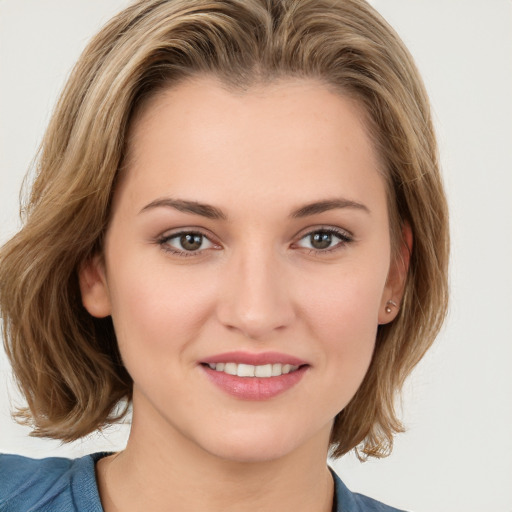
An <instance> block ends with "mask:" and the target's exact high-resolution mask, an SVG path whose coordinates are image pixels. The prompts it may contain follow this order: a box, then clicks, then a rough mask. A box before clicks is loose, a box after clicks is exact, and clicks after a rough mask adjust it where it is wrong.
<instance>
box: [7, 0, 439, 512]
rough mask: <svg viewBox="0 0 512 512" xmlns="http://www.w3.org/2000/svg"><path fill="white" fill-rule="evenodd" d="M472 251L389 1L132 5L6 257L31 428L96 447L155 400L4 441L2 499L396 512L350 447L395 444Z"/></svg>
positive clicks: (61, 429)
mask: <svg viewBox="0 0 512 512" xmlns="http://www.w3.org/2000/svg"><path fill="white" fill-rule="evenodd" d="M447 258H448V229H447V213H446V203H445V198H444V194H443V189H442V185H441V180H440V177H439V172H438V164H437V150H436V144H435V138H434V135H433V131H432V125H431V120H430V112H429V106H428V101H427V98H426V94H425V91H424V89H423V86H422V84H421V80H420V78H419V76H418V74H417V71H416V69H415V67H414V64H413V63H412V60H411V58H410V56H409V54H408V53H407V51H406V49H405V48H404V46H403V44H402V43H401V41H400V40H399V39H398V37H397V36H396V34H395V33H394V32H393V31H392V30H391V29H390V27H389V26H388V25H387V24H386V23H385V22H384V21H383V20H382V19H381V18H380V17H379V16H378V14H377V13H375V11H374V10H373V9H371V8H370V7H369V6H368V5H367V4H366V3H364V2H362V1H360V0H357V1H355V0H349V1H339V2H332V1H327V0H326V1H318V0H314V1H313V0H311V1H308V0H283V1H277V0H276V1H268V2H267V1H263V0H250V1H247V0H244V1H240V0H239V1H234V0H230V1H227V0H226V1H216V2H211V1H210V2H207V1H199V0H197V1H196V0H187V1H186V2H184V1H178V0H175V1H172V0H171V1H163V0H145V1H139V2H137V3H135V4H133V5H132V6H131V7H129V8H128V9H126V10H125V11H123V12H122V13H120V14H119V15H118V16H116V17H115V18H114V19H113V20H112V21H111V22H110V23H109V24H108V25H107V26H106V27H105V28H104V29H103V30H102V31H101V32H100V33H99V34H98V36H96V38H95V39H94V40H93V41H92V42H91V44H90V45H89V46H88V48H87V49H86V50H85V52H84V54H83V55H82V57H81V58H80V60H79V62H78V64H77V66H76V68H75V70H74V73H73V74H72V76H71V78H70V80H69V82H68V84H67V86H66V88H65V90H64V92H63V94H62V97H61V99H60V102H59V104H58V106H57V109H56V112H55V114H54V117H53V118H52V120H51V122H50V126H49V127H48V131H47V133H46V136H45V139H44V141H43V146H42V152H41V155H40V159H39V169H38V175H37V179H36V181H35V183H34V185H33V189H32V195H31V198H30V203H29V205H28V208H27V217H26V221H25V225H24V227H23V229H22V230H21V231H20V233H18V235H16V236H15V237H14V238H13V239H12V240H11V241H10V242H8V243H7V244H6V245H5V246H4V247H3V249H2V252H1V259H0V283H1V284H0V286H1V288H0V301H1V308H2V318H3V321H4V333H5V345H6V350H7V353H8V355H9V357H10V359H11V362H12V365H13V369H14V372H15V374H16V377H17V379H18V382H19V384H20V386H21V389H22V390H23V392H24V394H25V397H26V399H27V403H28V407H27V408H26V409H25V410H21V411H19V418H20V419H21V420H24V421H27V422H30V423H31V424H32V425H33V427H34V434H35V435H39V436H47V437H53V438H57V439H62V440H64V441H71V440H75V439H79V438H81V437H83V436H85V435H87V434H88V433H90V432H92V431H93V430H95V429H97V428H101V427H102V426H105V425H107V424H109V423H111V422H113V421H116V420H117V419H119V418H120V417H121V416H123V414H124V413H125V411H126V408H127V407H128V406H129V405H130V404H132V405H133V419H132V428H131V433H130V438H129V441H128V444H127V447H126V449H125V450H123V451H122V452H119V453H116V454H105V453H101V454H93V455H90V456H87V457H84V458H82V459H78V460H76V461H68V460H65V459H44V460H43V461H34V460H31V459H26V458H23V457H17V456H7V455H5V456H1V457H0V472H1V479H0V482H2V483H1V484H0V504H1V505H2V506H3V507H4V508H5V509H6V510H26V509H28V508H30V507H32V508H31V509H33V510H52V511H56V510H102V509H103V510H105V511H107V512H110V511H115V510H123V511H130V510H159V511H160V510H190V511H197V510H211V511H216V510H237V511H241V510H247V511H250V510H273V509H275V507H276V503H279V506H280V508H285V509H289V510H294V511H301V510H304V511H313V510H315V511H316V510H318V511H330V510H343V511H347V510H348V511H352V510H353V511H356V510H394V509H392V508H390V507H387V506H385V505H382V504H379V503H377V502H375V501H374V500H371V499H370V498H366V497H362V496H360V495H356V494H352V493H350V491H349V490H348V489H347V488H346V487H345V486H344V485H343V483H342V482H341V481H340V480H339V478H338V477H337V476H335V475H333V474H332V473H331V472H330V471H329V469H328V467H327V466H326V458H327V454H328V452H329V450H330V451H331V453H332V454H333V456H335V457H339V456H341V455H343V454H344V453H347V452H348V451H350V450H352V449H356V450H357V452H358V453H359V455H360V456H361V457H369V456H375V457H380V456H384V455H386V454H387V453H389V451H390V450H391V448H392V439H393V435H394V434H395V433H396V432H399V431H400V430H401V425H400V422H399V421H398V419H397V417H396V414H395V411H394V398H395V393H396V392H397V391H398V390H399V389H400V387H401V385H402V384H403V381H404V379H405V378H406V376H407V375H408V374H409V373H410V371H411V370H412V368H413V367H414V366H415V364H416V363H417V362H418V361H419V360H420V359H421V357H422V356H423V354H424V353H425V351H426V350H427V349H428V347H429V346H430V344H431V343H432V341H433V339H434V337H435V335H436V333H437V331H438V329H439V327H440V325H441V323H442V320H443V318H444V314H445V309H446V269H447ZM2 500H3V501H2ZM2 510H3V509H2Z"/></svg>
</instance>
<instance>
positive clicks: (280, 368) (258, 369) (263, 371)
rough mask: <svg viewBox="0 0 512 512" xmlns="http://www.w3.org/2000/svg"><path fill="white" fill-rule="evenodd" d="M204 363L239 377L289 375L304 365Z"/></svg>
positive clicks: (266, 377) (217, 370)
mask: <svg viewBox="0 0 512 512" xmlns="http://www.w3.org/2000/svg"><path fill="white" fill-rule="evenodd" d="M203 364H204V365H207V366H208V367H209V368H210V369H211V370H215V371H216V372H223V373H226V374H228V375H233V376H237V377H244V378H245V377H258V378H261V379H269V378H271V377H280V376H281V375H287V374H289V373H291V372H295V371H297V370H298V369H299V368H300V367H301V366H304V365H291V364H287V363H284V364H283V363H274V364H270V363H269V364H261V365H252V364H245V363H235V362H226V363H203Z"/></svg>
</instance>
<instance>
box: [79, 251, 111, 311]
mask: <svg viewBox="0 0 512 512" xmlns="http://www.w3.org/2000/svg"><path fill="white" fill-rule="evenodd" d="M78 280H79V284H80V293H81V295H82V304H83V305H84V307H85V309H86V310H87V311H88V312H89V313H90V314H91V315H92V316H94V317H96V318H104V317H106V316H109V315H110V314H111V307H110V296H109V293H108V286H107V280H106V277H105V267H104V263H103V258H102V256H101V255H99V254H98V255H96V256H93V257H92V258H91V259H89V260H87V261H86V262H84V263H83V264H82V266H81V267H80V269H79V272H78Z"/></svg>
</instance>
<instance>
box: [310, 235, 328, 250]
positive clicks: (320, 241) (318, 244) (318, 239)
mask: <svg viewBox="0 0 512 512" xmlns="http://www.w3.org/2000/svg"><path fill="white" fill-rule="evenodd" d="M331 242H332V235H331V233H326V232H325V231H319V232H318V233H315V234H314V235H312V236H311V245H312V246H313V247H314V248H315V249H327V248H328V247H329V246H330V245H331Z"/></svg>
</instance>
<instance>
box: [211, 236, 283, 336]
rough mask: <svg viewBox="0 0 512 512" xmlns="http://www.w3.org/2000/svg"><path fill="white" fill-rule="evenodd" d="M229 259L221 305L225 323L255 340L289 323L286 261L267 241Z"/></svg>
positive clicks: (239, 250)
mask: <svg viewBox="0 0 512 512" xmlns="http://www.w3.org/2000/svg"><path fill="white" fill-rule="evenodd" d="M230 260H231V261H230V263H229V265H228V268H227V272H226V274H227V275H226V277H225V281H224V284H225V289H224V290H223V293H222V297H221V301H220V304H219V318H220V320H221V321H222V323H223V324H224V325H226V326H227V327H228V328H231V329H236V330H238V331H240V332H242V333H243V334H244V335H245V336H247V337H249V338H252V339H259V338H264V337H266V336H267V335H269V334H271V333H272V332H274V331H275V330H277V329H282V328H284V327H286V326H287V325H289V323H290V322H291V320H292V318H293V306H292V302H291V300H290V296H289V290H288V289H287V287H286V283H285V275H284V268H283V262H282V260H281V258H280V256H279V255H278V254H276V251H275V250H273V249H272V248H270V247H269V246H268V242H267V245H266V246H265V245H264V244H257V243H250V244H247V245H246V246H244V247H243V248H242V247H241V248H239V249H238V250H237V251H234V253H233V255H232V258H230Z"/></svg>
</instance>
